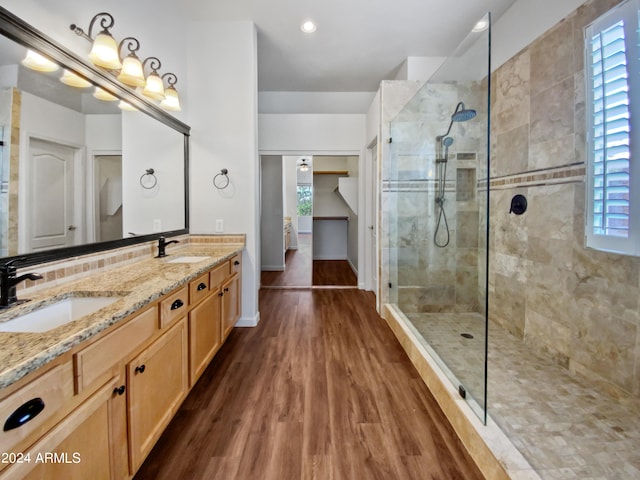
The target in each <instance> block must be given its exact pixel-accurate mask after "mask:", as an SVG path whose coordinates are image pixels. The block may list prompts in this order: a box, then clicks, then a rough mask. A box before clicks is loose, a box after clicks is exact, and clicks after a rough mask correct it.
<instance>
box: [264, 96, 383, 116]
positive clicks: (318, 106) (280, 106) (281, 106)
mask: <svg viewBox="0 0 640 480" xmlns="http://www.w3.org/2000/svg"><path fill="white" fill-rule="evenodd" d="M374 95H375V92H259V93H258V109H259V113H287V114H291V113H313V114H318V113H322V114H327V113H329V114H337V113H338V114H340V113H365V112H366V111H367V108H368V107H369V104H370V103H371V101H372V100H373V97H374Z"/></svg>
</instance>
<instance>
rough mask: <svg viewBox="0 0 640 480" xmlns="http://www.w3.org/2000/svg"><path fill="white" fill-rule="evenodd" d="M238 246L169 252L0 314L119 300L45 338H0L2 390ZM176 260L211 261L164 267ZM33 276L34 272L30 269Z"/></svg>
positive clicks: (48, 291) (60, 288)
mask: <svg viewBox="0 0 640 480" xmlns="http://www.w3.org/2000/svg"><path fill="white" fill-rule="evenodd" d="M242 249H243V247H242V246H240V245H237V244H232V245H224V244H214V245H211V244H207V245H190V246H186V247H180V248H173V249H171V252H170V255H168V256H167V257H165V258H162V259H158V258H148V259H144V260H140V261H137V262H135V263H132V264H129V265H126V266H122V267H117V268H114V269H111V270H107V271H103V272H99V273H96V274H94V275H91V276H89V277H87V278H85V279H82V280H76V281H73V282H69V283H67V284H65V285H59V286H56V287H52V288H47V289H46V290H41V291H39V292H37V293H36V294H33V295H27V297H28V298H30V299H31V301H29V302H27V303H24V304H22V305H19V306H16V307H12V308H10V309H8V310H5V311H0V322H2V321H6V320H10V319H12V318H14V317H16V316H19V315H22V314H24V313H27V312H29V311H31V310H34V309H36V308H39V307H42V306H45V305H46V304H48V303H52V302H53V301H55V300H57V299H60V298H64V297H66V296H122V298H120V299H118V300H117V301H115V302H114V303H112V304H110V305H108V306H106V307H104V308H101V309H100V310H98V311H97V312H95V313H92V314H89V315H86V316H84V317H82V318H80V319H78V320H75V321H73V322H70V323H67V324H66V325H62V326H60V327H57V328H54V329H52V330H49V331H47V332H44V333H7V332H0V388H5V387H7V386H9V385H11V384H12V383H13V382H16V381H17V380H19V379H21V378H22V377H24V376H25V375H27V374H28V373H30V372H32V371H34V370H36V369H37V368H39V367H41V366H42V365H44V364H45V363H47V362H49V361H51V360H53V359H55V358H56V357H58V356H60V355H62V354H63V353H65V352H67V351H69V350H70V349H71V348H73V347H74V346H76V345H78V344H80V343H81V342H83V341H84V340H87V339H88V338H90V337H92V336H93V335H95V334H97V333H99V332H101V331H103V330H105V329H106V328H109V327H110V326H111V325H114V324H116V323H118V322H119V321H121V320H123V319H124V318H126V317H128V316H129V315H131V314H132V313H135V312H136V311H138V310H140V309H141V308H143V307H145V306H146V305H148V304H149V303H151V302H153V301H154V300H156V299H158V298H159V297H161V296H162V295H164V294H166V293H169V292H170V291H172V290H174V289H175V288H178V287H180V286H182V285H186V284H187V283H188V282H189V281H191V280H193V279H194V278H196V277H198V276H199V275H201V274H202V273H204V272H206V271H207V270H209V269H210V268H211V267H213V266H215V265H217V264H220V263H222V262H224V261H226V260H228V259H230V258H231V257H233V256H234V255H235V254H236V253H239V252H241V251H242ZM168 253H169V252H168ZM180 256H206V257H209V258H207V259H206V260H203V261H201V262H198V263H168V262H169V261H170V260H172V259H175V258H177V257H180ZM34 271H37V268H35V269H34Z"/></svg>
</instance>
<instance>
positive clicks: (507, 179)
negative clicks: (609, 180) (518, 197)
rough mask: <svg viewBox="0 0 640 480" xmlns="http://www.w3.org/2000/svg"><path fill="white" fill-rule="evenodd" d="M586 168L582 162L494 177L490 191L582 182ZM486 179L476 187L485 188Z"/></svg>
mask: <svg viewBox="0 0 640 480" xmlns="http://www.w3.org/2000/svg"><path fill="white" fill-rule="evenodd" d="M585 174H586V167H585V165H584V163H583V162H580V163H573V164H569V165H562V166H560V167H553V168H546V169H540V170H532V171H529V172H523V173H516V174H513V175H505V176H503V177H494V178H492V179H491V189H494V190H506V189H510V188H516V187H533V186H539V185H557V184H561V183H576V182H583V181H584V178H585ZM486 181H487V180H486V179H483V180H481V181H479V182H478V187H479V188H483V187H486Z"/></svg>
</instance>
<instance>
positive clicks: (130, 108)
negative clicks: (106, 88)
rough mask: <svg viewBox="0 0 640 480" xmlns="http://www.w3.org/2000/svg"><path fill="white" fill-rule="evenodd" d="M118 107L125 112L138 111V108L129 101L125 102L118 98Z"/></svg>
mask: <svg viewBox="0 0 640 480" xmlns="http://www.w3.org/2000/svg"><path fill="white" fill-rule="evenodd" d="M118 108H119V109H120V110H126V111H127V112H137V111H138V109H137V108H136V107H134V106H133V105H131V104H130V103H129V102H125V101H124V100H120V103H119V104H118Z"/></svg>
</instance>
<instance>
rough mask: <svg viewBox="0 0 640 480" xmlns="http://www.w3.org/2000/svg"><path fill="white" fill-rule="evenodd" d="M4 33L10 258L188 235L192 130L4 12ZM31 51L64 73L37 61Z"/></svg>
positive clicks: (50, 256)
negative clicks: (36, 65)
mask: <svg viewBox="0 0 640 480" xmlns="http://www.w3.org/2000/svg"><path fill="white" fill-rule="evenodd" d="M0 33H1V34H2V36H1V37H0V139H1V140H2V145H0V167H1V171H0V262H2V261H4V260H7V259H9V258H12V257H17V256H25V257H26V260H25V261H24V262H23V263H22V265H30V264H35V263H41V262H44V261H50V260H54V259H61V258H66V257H70V256H75V255H80V254H84V253H90V252H95V251H99V250H105V249H109V248H114V247H118V246H123V245H128V244H133V243H138V242H142V241H148V240H153V239H154V238H157V237H159V236H160V235H165V236H171V235H176V234H181V233H187V232H188V218H189V217H188V214H189V212H188V153H189V151H188V145H189V142H188V139H189V127H188V126H187V125H185V124H184V123H182V122H181V121H179V120H178V119H176V118H175V117H173V116H171V115H169V114H168V113H166V112H165V111H164V110H162V109H160V108H159V107H158V106H156V105H155V104H154V103H152V102H151V101H150V100H148V99H146V98H145V97H143V96H142V95H139V94H137V93H136V92H134V91H133V90H132V89H130V88H129V87H126V86H124V85H122V84H120V83H119V82H118V81H117V80H116V79H115V77H113V76H112V75H111V74H109V73H108V72H105V71H102V70H100V69H98V68H96V67H93V66H92V65H91V64H90V63H88V62H87V61H85V60H83V59H81V58H79V57H77V56H76V55H75V54H74V53H72V52H71V51H69V50H68V49H66V48H65V47H64V46H62V45H60V44H58V43H57V42H55V41H53V40H51V39H50V38H48V37H47V36H45V35H44V34H43V33H41V32H39V31H38V30H36V29H35V28H33V27H31V26H30V25H29V24H27V23H26V22H24V21H22V20H21V19H19V18H17V17H16V16H14V15H13V14H11V13H10V12H8V11H7V10H5V9H3V8H2V7H0ZM70 34H71V32H70ZM29 50H31V51H33V52H36V53H39V54H41V55H43V56H45V57H46V58H48V59H50V60H52V61H53V62H54V63H56V64H57V65H58V66H59V69H57V70H56V71H53V72H42V71H36V70H33V69H30V68H27V67H25V66H24V65H23V60H24V59H25V58H26V56H27V53H28V51H29ZM69 72H71V73H74V74H75V75H77V76H78V77H79V78H81V79H84V80H88V81H89V83H90V85H89V86H86V87H84V88H79V87H74V86H69V85H68V84H67V83H63V81H61V78H62V76H63V75H68V74H69ZM97 87H99V88H100V89H102V91H106V92H108V93H110V94H112V95H114V96H115V97H116V98H115V100H113V101H104V100H99V99H97V98H95V97H94V93H95V91H96V88H97ZM120 102H125V103H126V106H127V107H129V108H130V109H129V110H124V109H122V108H120V106H121V103H120Z"/></svg>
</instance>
